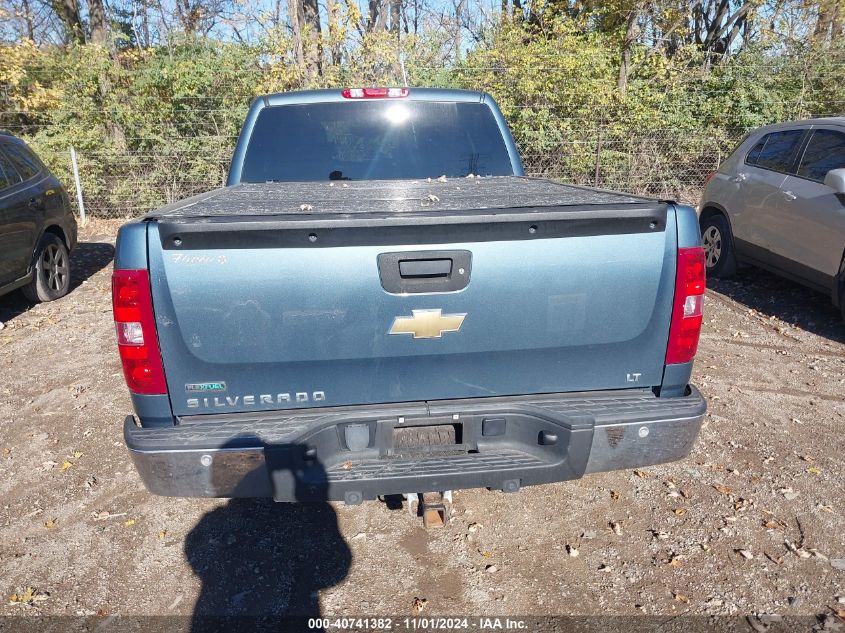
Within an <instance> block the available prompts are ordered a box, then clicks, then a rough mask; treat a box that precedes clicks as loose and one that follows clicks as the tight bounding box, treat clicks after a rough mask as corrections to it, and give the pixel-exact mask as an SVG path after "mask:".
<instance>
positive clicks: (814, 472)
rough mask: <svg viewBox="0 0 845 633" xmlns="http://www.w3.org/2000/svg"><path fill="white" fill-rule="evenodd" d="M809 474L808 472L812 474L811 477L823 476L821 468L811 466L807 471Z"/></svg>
mask: <svg viewBox="0 0 845 633" xmlns="http://www.w3.org/2000/svg"><path fill="white" fill-rule="evenodd" d="M807 472H808V473H810V474H811V475H821V474H822V471H821V469H820V468H816V467H815V466H810V467H809V468H808V469H807Z"/></svg>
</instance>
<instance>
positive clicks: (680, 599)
mask: <svg viewBox="0 0 845 633" xmlns="http://www.w3.org/2000/svg"><path fill="white" fill-rule="evenodd" d="M675 600H677V601H678V602H683V603H684V604H688V603H689V598H687V597H686V596H685V595H684V594H682V593H676V594H675Z"/></svg>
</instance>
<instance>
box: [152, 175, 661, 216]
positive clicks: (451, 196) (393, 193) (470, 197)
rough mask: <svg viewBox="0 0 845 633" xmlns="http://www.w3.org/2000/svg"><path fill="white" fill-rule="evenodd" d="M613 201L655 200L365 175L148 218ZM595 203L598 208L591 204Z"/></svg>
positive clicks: (239, 188) (651, 206)
mask: <svg viewBox="0 0 845 633" xmlns="http://www.w3.org/2000/svg"><path fill="white" fill-rule="evenodd" d="M585 206H589V207H613V208H614V211H615V212H616V213H619V211H620V210H621V208H627V209H628V210H629V211H632V212H634V213H635V214H636V212H635V210H636V209H640V210H646V209H648V210H651V211H652V212H653V211H654V210H655V208H656V207H659V206H661V205H659V203H657V202H656V201H654V200H649V199H647V198H641V197H638V196H633V195H629V194H623V193H616V192H612V191H603V190H598V189H589V188H586V187H578V186H575V185H564V184H560V183H556V182H552V181H550V180H542V179H535V178H526V177H521V176H498V177H491V178H477V177H467V178H460V179H450V180H444V181H440V180H437V179H431V180H371V181H357V182H356V181H349V182H344V181H333V182H268V183H261V184H252V183H242V184H239V185H235V186H233V187H224V188H221V189H215V190H214V191H210V192H208V193H204V194H201V195H199V196H194V197H192V198H187V199H186V200H182V201H180V202H177V203H174V204H172V205H169V206H167V207H164V208H162V209H159V210H157V211H153V212H151V213H149V214H147V216H146V217H147V218H154V219H163V220H177V219H179V218H185V219H187V218H218V217H227V218H229V219H232V218H236V217H242V218H245V217H251V218H256V217H260V216H273V217H274V218H277V219H281V218H282V217H284V216H288V217H290V219H292V220H297V219H299V220H301V219H304V218H303V217H302V216H311V217H312V218H313V217H314V216H322V217H326V216H335V217H338V216H346V217H349V216H360V215H363V216H382V217H384V216H385V215H388V216H393V217H396V216H398V215H405V214H410V215H414V216H426V215H430V214H432V213H435V214H439V213H442V212H447V214H448V212H452V213H457V214H461V213H465V212H472V213H474V214H476V215H477V214H478V212H479V211H481V212H484V211H487V210H490V211H492V212H493V213H495V210H507V211H514V210H517V209H523V210H533V211H535V212H542V211H548V210H550V209H551V208H557V209H561V208H573V207H580V208H582V209H583V207H585ZM596 210H598V209H596Z"/></svg>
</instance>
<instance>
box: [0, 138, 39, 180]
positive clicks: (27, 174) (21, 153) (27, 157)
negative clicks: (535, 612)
mask: <svg viewBox="0 0 845 633" xmlns="http://www.w3.org/2000/svg"><path fill="white" fill-rule="evenodd" d="M3 149H4V150H5V151H6V154H8V155H9V158H11V159H12V162H13V163H14V164H15V168H16V169H17V170H18V173H19V174H20V175H21V176H22V177H23V179H24V180H29V179H30V178H32V177H33V176H35V175H36V174H37V173H38V172H39V171H41V165H39V164H38V159H37V158H35V156H34V155H33V153H32V152H30V151H29V150H28V149H27V148H26V147H24V146H23V145H18V144H17V143H14V144H11V145H6V146H5V147H4V148H3Z"/></svg>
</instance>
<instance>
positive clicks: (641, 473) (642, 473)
mask: <svg viewBox="0 0 845 633" xmlns="http://www.w3.org/2000/svg"><path fill="white" fill-rule="evenodd" d="M634 474H635V475H636V476H637V477H639V478H640V479H648V478H649V477H651V474H650V473H648V472H646V471H644V470H635V471H634Z"/></svg>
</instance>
